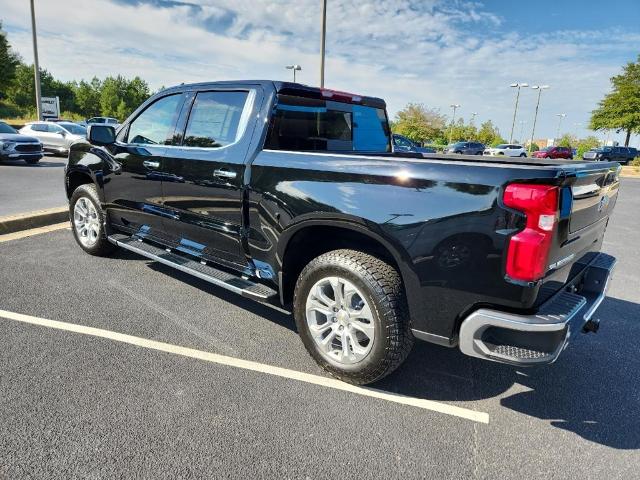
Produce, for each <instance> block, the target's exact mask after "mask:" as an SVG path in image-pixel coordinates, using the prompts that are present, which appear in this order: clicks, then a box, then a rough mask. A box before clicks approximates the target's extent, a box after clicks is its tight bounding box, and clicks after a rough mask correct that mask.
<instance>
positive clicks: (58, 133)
mask: <svg viewBox="0 0 640 480" xmlns="http://www.w3.org/2000/svg"><path fill="white" fill-rule="evenodd" d="M20 133H22V134H23V135H31V136H33V137H36V138H37V139H38V140H39V141H41V142H42V145H43V146H44V149H45V151H48V152H53V153H57V154H60V155H66V154H67V153H69V147H70V146H71V144H72V143H73V142H76V141H78V140H82V139H84V138H85V137H86V136H87V129H86V128H84V127H83V126H81V125H78V124H77V123H72V122H59V123H55V122H29V123H27V124H26V125H25V126H24V127H22V128H21V129H20Z"/></svg>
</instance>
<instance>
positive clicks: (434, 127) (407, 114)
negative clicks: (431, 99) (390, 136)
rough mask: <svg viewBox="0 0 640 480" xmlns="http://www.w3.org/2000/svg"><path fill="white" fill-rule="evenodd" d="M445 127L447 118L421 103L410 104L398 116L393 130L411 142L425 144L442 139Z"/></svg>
mask: <svg viewBox="0 0 640 480" xmlns="http://www.w3.org/2000/svg"><path fill="white" fill-rule="evenodd" d="M445 125H446V117H445V116H444V115H442V114H441V113H440V112H439V111H438V110H434V109H430V108H427V107H425V106H424V105H423V104H421V103H409V104H408V105H407V106H406V107H404V108H403V109H402V110H400V111H399V112H398V113H397V114H396V117H395V121H394V122H393V124H392V129H393V131H394V132H395V133H399V134H401V135H404V136H406V137H408V138H410V139H411V140H414V141H416V142H423V141H427V140H434V139H436V138H439V137H442V135H443V131H444V129H445Z"/></svg>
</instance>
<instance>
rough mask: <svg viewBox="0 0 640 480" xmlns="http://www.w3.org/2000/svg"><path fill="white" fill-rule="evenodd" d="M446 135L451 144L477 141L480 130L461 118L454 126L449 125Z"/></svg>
mask: <svg viewBox="0 0 640 480" xmlns="http://www.w3.org/2000/svg"><path fill="white" fill-rule="evenodd" d="M446 134H447V141H451V142H460V141H468V140H476V139H477V137H478V129H477V128H476V127H475V125H473V124H471V123H464V119H463V118H459V119H458V121H457V122H456V123H455V124H454V125H449V127H448V128H447V131H446Z"/></svg>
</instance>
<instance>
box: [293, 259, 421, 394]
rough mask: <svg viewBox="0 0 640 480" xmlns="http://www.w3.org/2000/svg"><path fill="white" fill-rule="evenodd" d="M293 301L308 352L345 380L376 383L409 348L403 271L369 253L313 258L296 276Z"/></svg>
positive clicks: (397, 362) (400, 359)
mask: <svg viewBox="0 0 640 480" xmlns="http://www.w3.org/2000/svg"><path fill="white" fill-rule="evenodd" d="M293 306H294V317H295V321H296V326H297V328H298V332H299V334H300V337H301V338H302V342H303V343H304V345H305V347H306V348H307V350H308V352H309V353H310V354H311V356H312V357H313V358H314V360H315V361H316V362H317V363H318V364H319V365H320V366H321V367H322V368H324V369H325V370H327V371H328V372H329V373H331V374H332V375H333V376H335V377H337V378H339V379H340V380H343V381H345V382H349V383H353V384H356V385H363V384H368V383H372V382H375V381H376V380H379V379H381V378H383V377H385V376H386V375H388V374H389V373H391V372H393V371H394V370H395V369H396V368H398V366H399V365H400V364H401V363H402V362H403V361H404V360H405V358H406V357H407V355H408V354H409V352H410V351H411V347H412V345H413V336H412V335H411V331H410V329H409V318H408V311H407V310H408V309H407V305H406V299H405V295H404V289H403V286H402V280H401V278H400V275H399V273H398V272H397V271H396V269H395V268H394V267H392V266H391V265H389V264H388V263H387V262H384V261H382V260H380V259H378V258H375V257H373V256H371V255H368V254H366V253H362V252H358V251H354V250H334V251H332V252H328V253H325V254H323V255H320V256H319V257H317V258H315V259H314V260H312V261H311V262H310V263H309V264H308V265H307V266H306V267H305V268H304V270H303V271H302V273H301V274H300V276H299V278H298V281H297V283H296V287H295V292H294V298H293Z"/></svg>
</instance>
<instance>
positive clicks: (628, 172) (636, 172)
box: [620, 165, 640, 178]
mask: <svg viewBox="0 0 640 480" xmlns="http://www.w3.org/2000/svg"><path fill="white" fill-rule="evenodd" d="M620 176H621V177H626V178H640V167H636V166H635V165H625V166H623V167H622V170H621V172H620Z"/></svg>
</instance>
